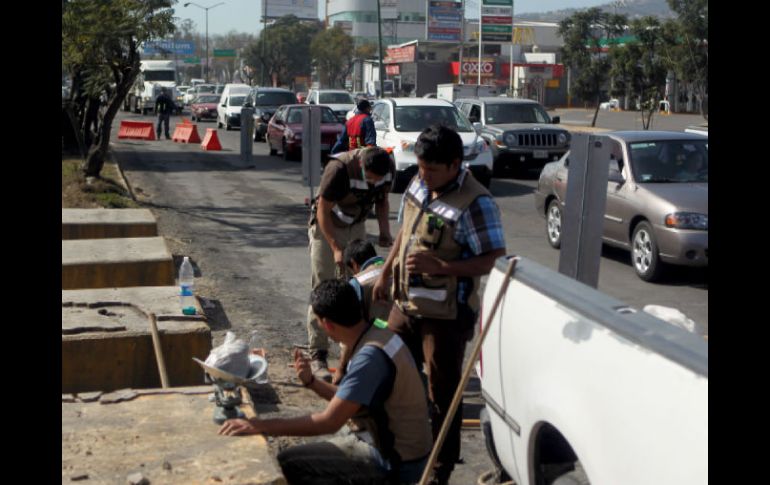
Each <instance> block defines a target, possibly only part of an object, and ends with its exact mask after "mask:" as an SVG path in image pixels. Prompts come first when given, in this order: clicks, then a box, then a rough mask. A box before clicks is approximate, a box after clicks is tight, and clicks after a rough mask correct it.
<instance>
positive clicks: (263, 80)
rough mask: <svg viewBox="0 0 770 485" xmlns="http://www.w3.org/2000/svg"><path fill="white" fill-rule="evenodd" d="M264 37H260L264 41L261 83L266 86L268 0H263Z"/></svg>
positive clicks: (262, 46) (262, 44) (262, 43)
mask: <svg viewBox="0 0 770 485" xmlns="http://www.w3.org/2000/svg"><path fill="white" fill-rule="evenodd" d="M262 10H263V11H262V34H260V35H261V36H262V39H260V40H261V41H262V42H260V44H261V50H262V62H260V63H259V65H260V66H261V69H260V74H259V85H260V86H264V85H265V42H267V36H266V35H265V33H266V29H267V0H262Z"/></svg>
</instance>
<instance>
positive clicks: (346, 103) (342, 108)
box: [305, 89, 356, 123]
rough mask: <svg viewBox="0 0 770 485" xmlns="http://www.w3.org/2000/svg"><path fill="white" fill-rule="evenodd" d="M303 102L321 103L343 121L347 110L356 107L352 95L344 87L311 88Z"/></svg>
mask: <svg viewBox="0 0 770 485" xmlns="http://www.w3.org/2000/svg"><path fill="white" fill-rule="evenodd" d="M305 104H322V105H325V106H328V107H330V108H331V109H332V111H334V116H336V117H337V119H338V120H340V123H344V122H345V120H346V115H347V113H348V111H351V110H354V109H355V108H356V102H355V100H354V99H353V96H351V94H350V93H349V92H347V91H345V90H344V89H312V90H310V92H309V93H308V95H307V99H306V100H305Z"/></svg>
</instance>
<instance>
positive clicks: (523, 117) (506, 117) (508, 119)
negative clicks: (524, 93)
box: [486, 103, 551, 125]
mask: <svg viewBox="0 0 770 485" xmlns="http://www.w3.org/2000/svg"><path fill="white" fill-rule="evenodd" d="M486 122H487V124H489V125H501V124H505V123H550V122H551V119H550V118H549V117H548V114H547V113H546V112H545V110H544V109H543V108H542V107H541V106H540V105H539V104H530V103H527V104H514V103H500V104H487V110H486Z"/></svg>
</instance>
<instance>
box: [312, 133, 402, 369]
mask: <svg viewBox="0 0 770 485" xmlns="http://www.w3.org/2000/svg"><path fill="white" fill-rule="evenodd" d="M394 176H395V165H394V163H393V159H392V158H391V156H390V154H389V153H388V152H387V151H385V150H384V149H382V148H378V147H371V148H359V149H356V150H353V151H349V152H345V153H339V154H336V155H333V156H332V158H331V159H330V160H329V162H328V163H327V165H326V167H325V168H324V172H323V175H322V176H321V183H320V186H319V189H318V197H317V198H316V199H315V201H314V202H313V206H312V208H311V216H310V221H309V222H310V227H309V230H308V237H309V240H310V272H311V274H310V284H311V287H312V288H315V287H316V286H318V284H319V283H321V281H324V280H327V279H333V278H335V277H344V276H348V274H347V272H346V268H345V265H344V263H343V251H344V250H345V247H346V246H347V244H348V243H349V242H350V241H352V240H354V239H365V238H366V229H365V227H364V222H365V220H366V217H367V215H368V214H369V212H370V211H371V210H372V206H375V207H376V213H377V220H378V222H379V228H380V237H379V245H380V246H382V247H390V245H391V244H392V243H393V238H392V237H391V235H390V223H389V221H388V214H389V211H390V205H389V203H388V193H389V192H390V187H391V183H392V181H393V178H394ZM307 327H308V341H309V342H308V347H309V350H310V355H311V357H312V359H313V360H312V366H313V371H314V372H315V373H316V375H317V376H318V377H320V378H322V379H324V380H327V381H331V374H330V373H329V370H328V364H327V357H328V353H329V352H328V351H329V339H328V338H327V337H326V334H325V333H324V331H323V330H322V329H321V328H320V327H319V326H318V320H317V319H316V318H315V316H314V315H313V312H312V309H308V316H307Z"/></svg>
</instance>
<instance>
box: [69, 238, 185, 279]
mask: <svg viewBox="0 0 770 485" xmlns="http://www.w3.org/2000/svg"><path fill="white" fill-rule="evenodd" d="M61 244H62V247H61V253H62V254H61V256H62V276H61V279H62V289H63V290H71V289H78V288H121V287H129V286H166V285H173V284H174V279H175V271H174V263H173V259H172V257H171V253H170V252H169V250H168V248H167V247H166V242H165V240H164V239H163V238H162V237H132V238H120V239H81V240H70V241H62V243H61Z"/></svg>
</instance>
